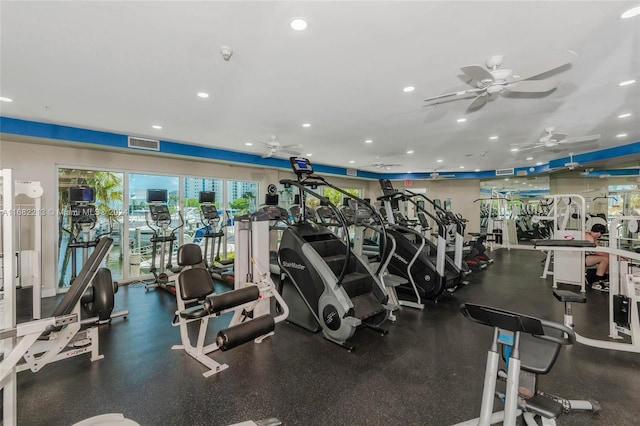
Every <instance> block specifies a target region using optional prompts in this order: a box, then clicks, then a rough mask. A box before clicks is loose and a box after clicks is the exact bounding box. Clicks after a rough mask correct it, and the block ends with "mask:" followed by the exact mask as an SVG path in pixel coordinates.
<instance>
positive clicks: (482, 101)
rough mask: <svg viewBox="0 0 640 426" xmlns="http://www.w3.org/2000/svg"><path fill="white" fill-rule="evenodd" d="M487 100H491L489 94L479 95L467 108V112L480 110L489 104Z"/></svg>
mask: <svg viewBox="0 0 640 426" xmlns="http://www.w3.org/2000/svg"><path fill="white" fill-rule="evenodd" d="M487 100H489V96H488V95H487V92H484V93H482V94H480V95H478V96H477V97H476V98H475V99H474V100H473V101H472V102H471V103H470V104H469V106H468V107H467V111H474V110H476V109H478V108H480V107H481V106H483V105H484V104H486V103H487Z"/></svg>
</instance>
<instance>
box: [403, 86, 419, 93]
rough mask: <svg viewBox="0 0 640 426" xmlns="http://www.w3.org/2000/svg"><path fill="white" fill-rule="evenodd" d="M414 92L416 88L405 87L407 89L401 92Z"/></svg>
mask: <svg viewBox="0 0 640 426" xmlns="http://www.w3.org/2000/svg"><path fill="white" fill-rule="evenodd" d="M414 90H416V88H415V87H413V86H407V87H405V88H404V89H402V91H403V92H404V93H409V92H413V91H414Z"/></svg>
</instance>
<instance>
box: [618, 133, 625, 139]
mask: <svg viewBox="0 0 640 426" xmlns="http://www.w3.org/2000/svg"><path fill="white" fill-rule="evenodd" d="M625 136H627V134H626V133H618V134H617V135H616V138H624V137H625Z"/></svg>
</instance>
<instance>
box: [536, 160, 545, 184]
mask: <svg viewBox="0 0 640 426" xmlns="http://www.w3.org/2000/svg"><path fill="white" fill-rule="evenodd" d="M542 164H543V163H542V162H541V161H538V162H537V163H536V166H542ZM536 188H537V187H536Z"/></svg>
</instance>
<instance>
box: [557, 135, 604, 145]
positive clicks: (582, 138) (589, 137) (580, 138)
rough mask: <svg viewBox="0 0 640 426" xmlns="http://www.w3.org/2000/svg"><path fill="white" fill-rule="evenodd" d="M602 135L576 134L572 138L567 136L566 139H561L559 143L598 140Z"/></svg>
mask: <svg viewBox="0 0 640 426" xmlns="http://www.w3.org/2000/svg"><path fill="white" fill-rule="evenodd" d="M600 136H601V135H586V136H575V137H572V138H566V139H564V140H561V141H559V142H558V143H577V142H590V141H597V140H598V139H600Z"/></svg>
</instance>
